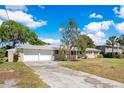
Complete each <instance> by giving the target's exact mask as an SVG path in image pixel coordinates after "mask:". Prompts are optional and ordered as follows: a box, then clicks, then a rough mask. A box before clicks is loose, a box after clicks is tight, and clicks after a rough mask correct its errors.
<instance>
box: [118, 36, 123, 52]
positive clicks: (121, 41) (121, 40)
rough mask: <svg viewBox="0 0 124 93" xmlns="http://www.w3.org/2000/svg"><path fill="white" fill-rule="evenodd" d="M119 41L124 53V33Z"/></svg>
mask: <svg viewBox="0 0 124 93" xmlns="http://www.w3.org/2000/svg"><path fill="white" fill-rule="evenodd" d="M118 41H119V44H120V47H121V48H122V50H123V54H124V35H121V36H120V37H119V40H118Z"/></svg>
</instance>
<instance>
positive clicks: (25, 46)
mask: <svg viewBox="0 0 124 93" xmlns="http://www.w3.org/2000/svg"><path fill="white" fill-rule="evenodd" d="M17 48H23V49H48V50H55V49H58V48H59V47H58V46H51V45H43V46H40V45H20V46H17Z"/></svg>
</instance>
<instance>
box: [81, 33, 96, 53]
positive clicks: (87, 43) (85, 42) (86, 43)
mask: <svg viewBox="0 0 124 93" xmlns="http://www.w3.org/2000/svg"><path fill="white" fill-rule="evenodd" d="M79 42H80V43H79V45H80V48H81V50H82V51H85V50H86V48H95V44H94V42H93V40H92V39H91V38H90V37H89V36H87V35H81V36H80V39H79Z"/></svg>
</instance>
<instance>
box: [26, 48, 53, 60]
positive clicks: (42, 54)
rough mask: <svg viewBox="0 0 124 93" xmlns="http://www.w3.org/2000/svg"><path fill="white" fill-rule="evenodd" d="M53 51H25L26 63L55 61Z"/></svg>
mask: <svg viewBox="0 0 124 93" xmlns="http://www.w3.org/2000/svg"><path fill="white" fill-rule="evenodd" d="M52 55H53V51H52V50H33V49H32V50H28V49H27V50H24V62H34V61H36V62H37V61H39V62H45V61H51V60H53V59H54V58H53V56H52Z"/></svg>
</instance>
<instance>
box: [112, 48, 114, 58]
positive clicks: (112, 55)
mask: <svg viewBox="0 0 124 93" xmlns="http://www.w3.org/2000/svg"><path fill="white" fill-rule="evenodd" d="M113 56H114V46H112V57H113Z"/></svg>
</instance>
